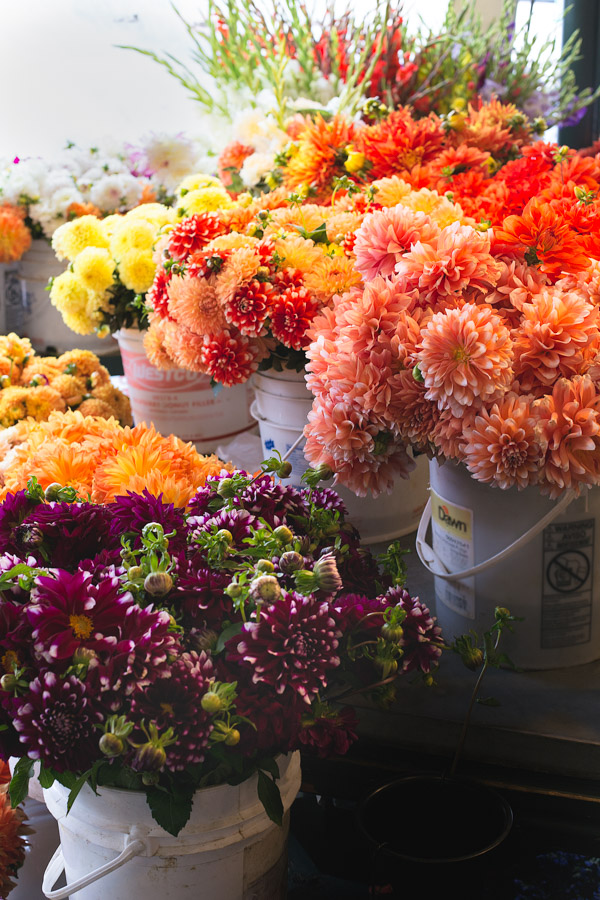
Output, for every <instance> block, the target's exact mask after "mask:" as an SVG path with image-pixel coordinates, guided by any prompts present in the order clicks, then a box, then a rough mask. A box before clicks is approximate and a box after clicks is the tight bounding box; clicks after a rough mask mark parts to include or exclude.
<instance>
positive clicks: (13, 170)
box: [0, 159, 47, 205]
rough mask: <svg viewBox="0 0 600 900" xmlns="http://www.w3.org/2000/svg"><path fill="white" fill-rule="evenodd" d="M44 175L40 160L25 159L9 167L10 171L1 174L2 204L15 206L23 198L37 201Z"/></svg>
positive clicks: (0, 193) (44, 171) (0, 191)
mask: <svg viewBox="0 0 600 900" xmlns="http://www.w3.org/2000/svg"><path fill="white" fill-rule="evenodd" d="M46 174H47V170H46V169H45V168H44V165H43V163H42V162H41V160H37V159H26V160H24V161H23V162H20V163H17V164H13V165H11V167H10V169H9V170H8V171H7V172H5V173H3V177H2V179H1V181H0V195H1V197H2V200H3V202H5V203H13V204H15V205H17V204H18V203H19V202H20V200H21V198H23V197H27V198H29V199H31V200H37V199H39V196H40V190H41V186H42V184H43V181H44V177H45V175H46Z"/></svg>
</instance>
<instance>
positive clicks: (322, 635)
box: [227, 593, 340, 703]
mask: <svg viewBox="0 0 600 900" xmlns="http://www.w3.org/2000/svg"><path fill="white" fill-rule="evenodd" d="M256 615H257V620H256V621H255V622H247V623H245V624H244V626H243V628H242V634H241V640H238V639H237V638H232V639H231V640H230V641H229V643H228V644H227V649H228V651H229V652H228V659H229V660H230V661H232V662H235V663H237V664H238V665H240V666H242V667H246V668H248V669H251V670H252V673H253V674H252V681H253V683H254V684H260V683H261V682H264V683H265V684H269V685H271V687H273V688H275V690H276V692H277V693H278V694H283V693H284V691H286V690H287V691H292V692H293V693H294V694H297V695H298V696H299V697H300V698H301V699H303V700H304V701H305V702H306V703H310V701H311V699H312V698H313V697H314V696H316V695H317V694H318V693H319V691H320V690H321V689H322V688H325V687H326V686H327V680H328V674H329V671H330V669H335V668H337V666H339V664H340V660H339V657H338V656H337V653H336V651H337V647H338V638H339V637H340V632H339V631H338V629H337V625H336V623H335V619H333V618H332V616H331V610H330V608H329V604H328V603H325V602H320V601H318V600H316V599H315V598H314V597H304V596H301V595H300V594H296V593H288V594H283V595H282V596H281V598H280V599H279V600H278V601H277V602H276V603H274V604H272V605H270V606H262V607H259V610H258V612H257V614H256ZM236 642H237V644H236Z"/></svg>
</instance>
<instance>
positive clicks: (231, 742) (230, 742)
mask: <svg viewBox="0 0 600 900" xmlns="http://www.w3.org/2000/svg"><path fill="white" fill-rule="evenodd" d="M240 737H241V735H240V733H239V731H238V730H237V728H231V729H230V730H229V731H228V732H227V737H226V738H225V743H226V744H227V746H228V747H235V746H236V744H239V742H240Z"/></svg>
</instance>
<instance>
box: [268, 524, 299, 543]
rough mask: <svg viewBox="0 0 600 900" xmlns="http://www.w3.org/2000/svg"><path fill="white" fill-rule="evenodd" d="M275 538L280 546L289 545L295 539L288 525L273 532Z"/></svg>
mask: <svg viewBox="0 0 600 900" xmlns="http://www.w3.org/2000/svg"><path fill="white" fill-rule="evenodd" d="M273 537H274V538H276V539H277V540H278V541H279V543H280V544H289V543H290V542H291V541H293V539H294V535H293V533H292V532H291V531H290V529H289V528H288V527H287V525H278V526H277V528H276V529H275V530H274V531H273Z"/></svg>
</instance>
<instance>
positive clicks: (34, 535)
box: [14, 525, 44, 548]
mask: <svg viewBox="0 0 600 900" xmlns="http://www.w3.org/2000/svg"><path fill="white" fill-rule="evenodd" d="M14 537H15V540H16V542H17V543H18V544H21V546H23V547H32V548H33V547H39V546H40V544H42V543H43V542H44V532H43V531H42V529H41V528H40V527H39V526H38V525H17V527H16V528H15V530H14Z"/></svg>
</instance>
